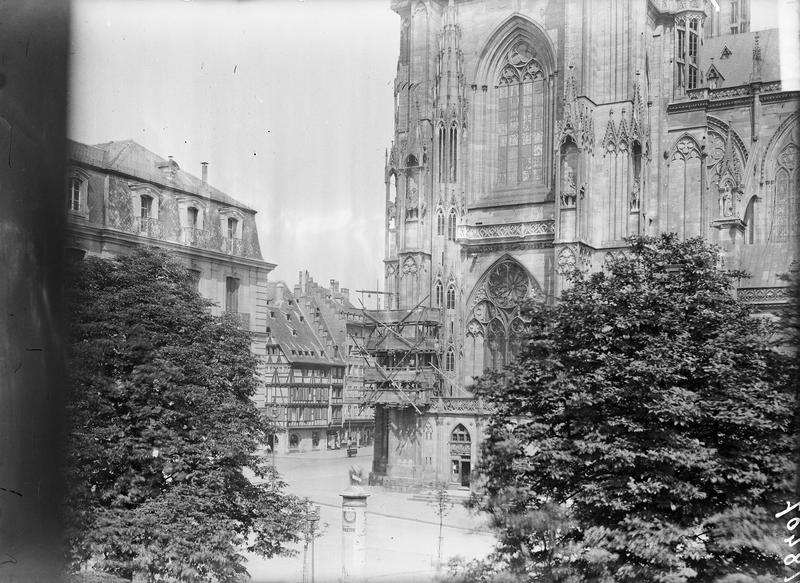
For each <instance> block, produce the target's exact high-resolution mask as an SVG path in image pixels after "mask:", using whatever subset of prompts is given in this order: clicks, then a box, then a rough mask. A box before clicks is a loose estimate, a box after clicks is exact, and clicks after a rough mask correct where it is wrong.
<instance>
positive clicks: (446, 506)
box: [428, 480, 454, 571]
mask: <svg viewBox="0 0 800 583" xmlns="http://www.w3.org/2000/svg"><path fill="white" fill-rule="evenodd" d="M431 494H432V498H431V499H430V500H429V501H428V505H430V506H432V507H433V510H434V512H436V517H437V518H438V519H439V545H438V547H437V550H436V570H437V571H439V570H440V569H441V568H442V542H443V541H444V536H443V535H442V529H443V528H444V517H445V516H447V514H448V513H449V512H450V510H452V508H453V504H454V503H453V497H452V496H451V495H450V492H449V491H448V489H447V482H446V481H444V480H441V481H437V482H436V483H435V484H434V489H433V490H431Z"/></svg>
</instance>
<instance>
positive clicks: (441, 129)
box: [437, 123, 447, 182]
mask: <svg viewBox="0 0 800 583" xmlns="http://www.w3.org/2000/svg"><path fill="white" fill-rule="evenodd" d="M445 133H446V132H445V130H444V124H443V123H440V124H439V131H438V134H439V142H438V147H439V155H438V159H437V161H438V163H439V164H438V166H439V182H445V178H446V175H445V160H446V157H445V144H446V141H447V138H446V135H445Z"/></svg>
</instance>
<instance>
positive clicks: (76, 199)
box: [69, 178, 81, 212]
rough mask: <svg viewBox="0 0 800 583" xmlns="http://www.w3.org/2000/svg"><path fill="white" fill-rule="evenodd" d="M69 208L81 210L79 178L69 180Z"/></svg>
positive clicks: (76, 210)
mask: <svg viewBox="0 0 800 583" xmlns="http://www.w3.org/2000/svg"><path fill="white" fill-rule="evenodd" d="M69 210H71V211H75V212H79V211H80V210H81V181H80V179H78V178H73V179H72V180H70V181H69Z"/></svg>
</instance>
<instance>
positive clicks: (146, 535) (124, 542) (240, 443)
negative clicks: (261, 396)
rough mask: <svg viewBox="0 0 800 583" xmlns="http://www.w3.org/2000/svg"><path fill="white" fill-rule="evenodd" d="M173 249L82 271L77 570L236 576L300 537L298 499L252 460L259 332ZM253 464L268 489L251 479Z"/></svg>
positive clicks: (257, 439)
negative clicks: (196, 280)
mask: <svg viewBox="0 0 800 583" xmlns="http://www.w3.org/2000/svg"><path fill="white" fill-rule="evenodd" d="M192 283H193V282H192V280H191V278H190V275H189V273H188V271H187V270H186V269H185V268H184V267H183V266H182V265H181V264H180V263H179V262H178V261H177V260H175V259H173V258H171V257H170V256H169V255H168V254H166V253H165V252H163V251H158V250H153V249H138V250H136V251H134V252H133V253H132V254H131V255H129V256H123V257H119V258H117V259H114V260H106V259H97V258H89V259H87V260H86V261H84V262H81V263H80V264H79V265H78V266H76V269H75V270H73V273H72V277H71V280H70V285H69V289H68V293H67V297H68V301H69V306H68V307H69V310H70V322H69V332H70V344H71V354H70V359H69V370H70V374H71V383H72V394H71V398H70V401H69V404H68V419H69V427H70V433H69V435H68V439H67V469H66V471H67V480H68V495H67V499H66V504H65V512H66V521H65V522H66V531H67V535H68V539H69V541H68V542H69V545H68V548H69V559H70V562H71V564H72V566H73V568H78V567H80V566H81V565H86V564H92V565H94V567H95V569H97V570H100V571H105V572H109V573H113V574H116V575H120V576H123V577H126V578H132V577H133V575H134V574H136V573H139V574H144V575H145V576H146V578H147V580H148V581H156V580H158V581H211V580H217V581H233V580H238V578H240V576H241V575H242V574H244V573H246V570H245V567H244V564H243V563H244V559H243V556H242V554H241V551H242V549H247V550H250V551H253V552H256V553H259V554H261V555H263V556H265V557H269V556H273V555H275V554H278V553H284V552H286V551H287V547H286V544H288V543H292V542H294V541H296V540H297V539H298V532H299V530H300V529H301V525H302V519H301V512H302V508H301V506H302V505H301V503H300V501H299V500H297V499H295V498H294V497H291V496H289V495H287V494H285V493H284V492H283V491H282V489H283V487H284V484H283V483H282V482H280V481H279V478H278V476H277V475H276V474H273V472H274V469H273V468H271V467H270V466H269V464H268V463H265V461H264V460H263V459H262V458H261V457H259V456H258V455H257V454H256V451H257V447H258V445H259V443H263V442H264V441H265V436H266V435H267V434H268V432H269V431H270V427H269V425H268V424H267V421H266V420H264V419H263V418H262V417H261V416H260V415H259V412H258V410H257V408H256V407H255V405H254V404H253V402H252V400H251V397H252V395H253V394H254V392H255V389H256V359H255V357H254V356H253V355H252V353H251V351H250V336H249V334H248V333H246V332H243V331H241V330H239V329H238V328H237V326H236V323H235V321H233V319H232V318H229V317H224V316H223V317H215V316H212V315H211V314H210V311H209V308H210V305H211V303H210V302H209V301H207V300H204V299H203V298H201V297H200V296H199V295H198V293H197V292H196V291H194V289H193V285H192ZM245 469H249V470H250V471H252V472H253V473H254V474H255V476H256V477H257V478H260V479H261V480H266V481H268V482H270V483H269V484H263V483H254V482H251V480H248V478H246V477H245V475H244V474H243V470H245Z"/></svg>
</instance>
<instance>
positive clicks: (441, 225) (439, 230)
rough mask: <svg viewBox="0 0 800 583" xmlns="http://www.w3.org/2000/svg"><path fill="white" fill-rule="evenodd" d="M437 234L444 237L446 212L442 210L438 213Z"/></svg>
mask: <svg viewBox="0 0 800 583" xmlns="http://www.w3.org/2000/svg"><path fill="white" fill-rule="evenodd" d="M436 234H437V235H444V211H443V210H442V209H439V210H438V211H437V212H436Z"/></svg>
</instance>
